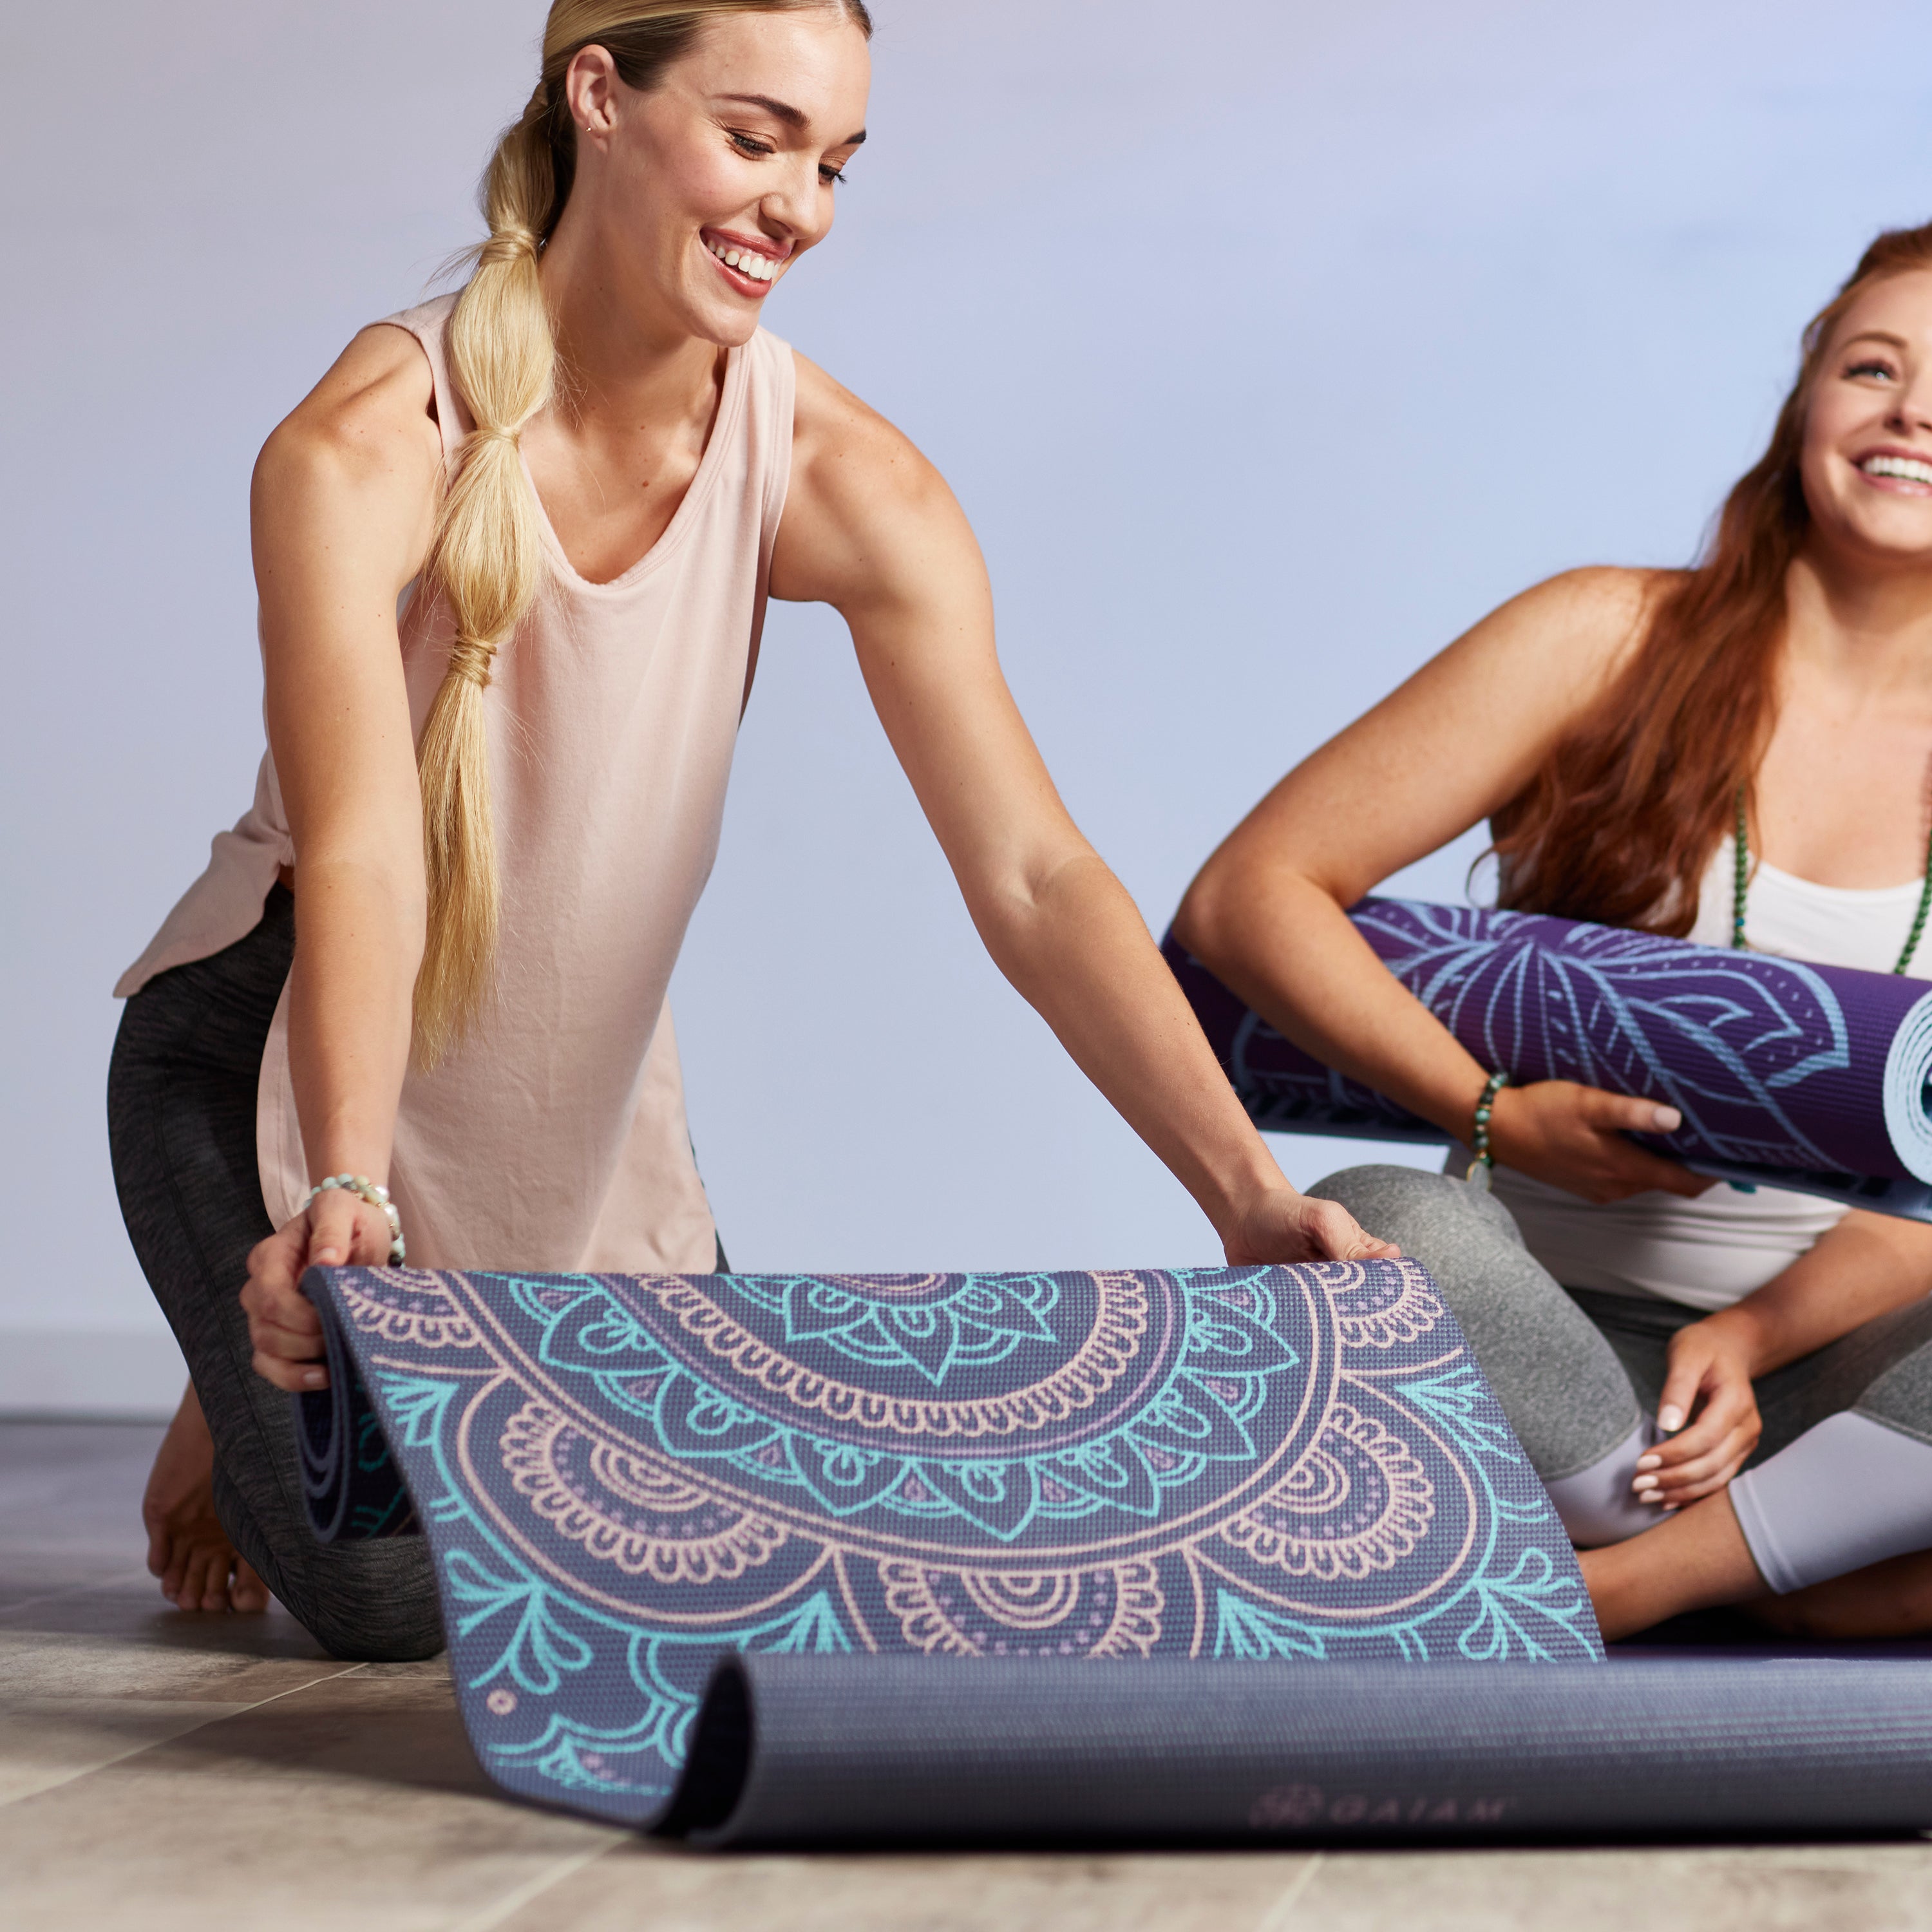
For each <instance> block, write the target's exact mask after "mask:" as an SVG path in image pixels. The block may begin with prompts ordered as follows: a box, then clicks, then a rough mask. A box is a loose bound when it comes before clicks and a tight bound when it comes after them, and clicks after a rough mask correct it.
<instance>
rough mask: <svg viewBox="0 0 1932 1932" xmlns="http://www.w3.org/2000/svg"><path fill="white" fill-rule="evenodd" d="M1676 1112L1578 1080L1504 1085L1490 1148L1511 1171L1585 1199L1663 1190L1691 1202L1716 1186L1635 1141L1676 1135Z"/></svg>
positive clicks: (1679, 1121) (1494, 1108) (1679, 1119)
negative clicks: (1640, 1136)
mask: <svg viewBox="0 0 1932 1932" xmlns="http://www.w3.org/2000/svg"><path fill="white" fill-rule="evenodd" d="M1683 1124H1684V1117H1683V1115H1682V1114H1680V1113H1679V1112H1678V1111H1677V1109H1676V1108H1675V1107H1666V1106H1661V1105H1659V1104H1658V1103H1657V1102H1656V1101H1655V1100H1632V1099H1631V1098H1630V1097H1628V1095H1626V1094H1607V1093H1605V1092H1604V1091H1603V1089H1602V1088H1598V1087H1583V1086H1580V1085H1578V1084H1577V1082H1575V1081H1574V1080H1538V1081H1534V1082H1532V1083H1531V1084H1530V1085H1528V1086H1526V1087H1505V1088H1503V1090H1502V1092H1500V1093H1499V1094H1497V1096H1496V1099H1495V1100H1494V1101H1493V1103H1491V1106H1490V1152H1491V1154H1493V1155H1494V1157H1496V1160H1497V1161H1498V1162H1499V1163H1500V1164H1501V1165H1502V1166H1505V1167H1513V1168H1514V1169H1516V1170H1517V1172H1518V1173H1519V1174H1526V1175H1529V1176H1530V1177H1531V1178H1532V1179H1534V1180H1537V1181H1544V1182H1547V1184H1549V1185H1550V1187H1560V1188H1562V1190H1564V1192H1565V1193H1568V1194H1575V1195H1579V1196H1581V1197H1582V1198H1583V1199H1584V1200H1586V1201H1596V1202H1604V1201H1623V1200H1627V1199H1628V1198H1629V1197H1630V1196H1631V1195H1633V1194H1642V1193H1646V1192H1648V1191H1649V1190H1652V1189H1653V1188H1654V1189H1656V1190H1659V1191H1661V1192H1662V1193H1666V1194H1682V1195H1684V1196H1687V1197H1691V1196H1697V1195H1700V1194H1702V1193H1703V1192H1704V1190H1706V1188H1708V1187H1713V1186H1715V1182H1713V1181H1710V1180H1709V1179H1708V1178H1706V1176H1704V1175H1701V1174H1693V1173H1692V1172H1691V1170H1690V1169H1688V1167H1685V1166H1682V1165H1680V1164H1679V1163H1678V1162H1676V1161H1674V1160H1670V1159H1668V1158H1667V1157H1666V1156H1664V1155H1663V1154H1653V1153H1652V1151H1650V1149H1649V1148H1642V1147H1639V1146H1638V1145H1637V1143H1636V1142H1634V1141H1633V1140H1631V1139H1629V1138H1628V1137H1629V1136H1631V1134H1633V1133H1639V1134H1667V1133H1675V1132H1676V1130H1677V1129H1678V1128H1679V1127H1682V1125H1683Z"/></svg>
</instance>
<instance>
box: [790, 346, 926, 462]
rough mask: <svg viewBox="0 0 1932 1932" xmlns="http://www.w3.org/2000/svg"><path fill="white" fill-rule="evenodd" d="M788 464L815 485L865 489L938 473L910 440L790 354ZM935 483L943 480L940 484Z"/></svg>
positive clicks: (812, 365)
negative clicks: (794, 381)
mask: <svg viewBox="0 0 1932 1932" xmlns="http://www.w3.org/2000/svg"><path fill="white" fill-rule="evenodd" d="M795 359H796V364H797V371H798V386H797V392H796V401H795V402H794V403H793V416H792V464H793V470H794V472H802V473H803V474H804V475H807V476H808V477H810V478H811V479H812V480H813V481H814V482H816V483H817V484H820V486H821V487H826V488H829V489H832V490H843V489H851V488H858V489H865V488H868V487H873V486H875V485H877V484H880V483H882V482H883V483H887V484H890V483H892V482H897V483H898V484H900V485H901V486H903V485H905V484H910V483H912V482H913V481H915V480H916V481H921V482H924V481H931V482H933V483H938V482H939V481H940V478H939V472H938V471H937V470H936V469H934V468H933V466H932V464H931V463H929V462H928V461H927V460H926V458H924V457H923V456H922V455H920V453H919V450H918V449H917V448H916V446H914V444H913V440H912V439H911V438H910V437H908V436H907V434H905V433H904V431H902V430H901V429H899V428H898V427H897V426H896V425H894V424H892V423H891V422H888V421H887V420H886V418H885V417H883V416H881V415H880V413H878V411H877V410H875V409H874V408H873V407H872V406H871V404H869V403H867V402H865V401H862V400H861V399H860V398H859V397H857V396H855V395H853V393H852V392H851V391H850V389H847V388H846V387H845V386H844V384H843V383H840V382H838V381H837V380H835V379H834V378H833V377H830V376H828V375H827V374H826V373H825V371H823V369H821V368H820V367H819V366H818V365H817V363H816V362H811V360H809V359H808V358H807V357H805V356H796V357H795ZM941 487H944V485H943V484H941Z"/></svg>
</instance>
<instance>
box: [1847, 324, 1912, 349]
mask: <svg viewBox="0 0 1932 1932" xmlns="http://www.w3.org/2000/svg"><path fill="white" fill-rule="evenodd" d="M1855 342H1889V343H1891V344H1892V345H1893V347H1895V348H1898V349H1903V347H1905V338H1904V337H1903V336H1902V335H1893V334H1892V332H1891V330H1890V329H1860V330H1859V331H1858V334H1857V335H1848V336H1846V338H1845V347H1846V348H1847V349H1849V348H1850V347H1851V346H1852V344H1853V343H1855Z"/></svg>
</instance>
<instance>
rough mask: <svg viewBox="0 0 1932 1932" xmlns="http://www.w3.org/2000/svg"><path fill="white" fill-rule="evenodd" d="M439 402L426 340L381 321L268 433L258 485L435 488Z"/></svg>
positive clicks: (439, 459)
mask: <svg viewBox="0 0 1932 1932" xmlns="http://www.w3.org/2000/svg"><path fill="white" fill-rule="evenodd" d="M435 410H436V390H435V384H434V381H433V380H432V379H431V375H430V368H429V362H428V358H427V357H426V356H425V355H424V354H423V352H422V344H420V343H419V342H418V341H416V338H414V337H413V336H412V335H410V334H409V333H408V332H407V330H404V329H397V328H395V327H393V326H390V325H389V324H388V323H376V324H374V325H373V326H371V327H370V328H368V329H364V330H363V331H362V332H361V333H360V334H359V335H357V336H356V338H355V339H354V340H353V341H351V342H350V344H349V347H347V349H345V350H344V351H343V352H342V353H341V355H340V356H338V357H337V358H336V359H335V363H334V365H333V366H332V368H330V369H329V373H328V374H326V375H325V376H324V377H323V379H322V380H321V381H320V383H317V385H316V386H315V387H314V389H311V391H310V392H309V393H308V395H306V396H305V397H304V398H302V401H301V402H299V404H296V407H295V408H294V409H293V410H292V411H291V412H290V414H289V415H288V416H286V417H285V418H284V419H283V420H282V422H281V423H279V424H278V425H277V426H276V428H275V430H274V431H272V433H271V434H270V436H269V440H268V441H267V443H266V444H264V445H263V449H262V454H261V457H260V460H259V461H258V462H257V466H256V481H257V488H258V489H259V488H260V487H262V486H263V484H265V483H266V484H268V485H269V487H275V486H276V485H278V484H281V485H284V486H289V485H293V486H297V487H299V486H300V485H302V484H311V485H314V484H319V483H324V482H327V481H333V482H335V483H337V484H347V485H350V486H351V487H354V486H356V485H358V484H360V485H362V486H363V487H374V488H376V489H377V490H379V491H380V490H382V489H383V486H384V485H385V484H388V485H389V486H391V487H398V486H400V487H404V488H407V489H410V490H422V489H423V488H425V487H434V483H435V481H436V480H437V475H438V473H439V472H440V469H441V467H442V462H443V441H442V437H441V434H440V431H439V429H438V428H437V420H436V413H435Z"/></svg>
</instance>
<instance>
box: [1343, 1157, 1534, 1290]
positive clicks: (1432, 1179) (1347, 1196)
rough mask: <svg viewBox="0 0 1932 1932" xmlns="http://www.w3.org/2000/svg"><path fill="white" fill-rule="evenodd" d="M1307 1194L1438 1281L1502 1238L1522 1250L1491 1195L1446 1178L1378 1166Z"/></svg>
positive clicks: (1347, 1173)
mask: <svg viewBox="0 0 1932 1932" xmlns="http://www.w3.org/2000/svg"><path fill="white" fill-rule="evenodd" d="M1308 1191H1309V1193H1310V1194H1311V1195H1313V1196H1315V1197H1316V1199H1318V1200H1322V1201H1334V1202H1339V1203H1340V1205H1342V1206H1343V1207H1344V1208H1347V1209H1348V1211H1349V1213H1350V1214H1352V1215H1353V1216H1354V1217H1355V1219H1356V1220H1357V1221H1358V1223H1361V1226H1362V1227H1363V1228H1364V1229H1366V1230H1367V1232H1369V1233H1370V1234H1371V1235H1379V1236H1380V1237H1381V1238H1382V1240H1384V1241H1394V1243H1395V1244H1397V1247H1400V1249H1401V1250H1402V1251H1403V1253H1404V1254H1406V1255H1410V1256H1413V1257H1414V1258H1415V1259H1416V1260H1418V1261H1419V1262H1421V1263H1422V1265H1424V1267H1425V1268H1427V1269H1428V1270H1429V1271H1430V1273H1431V1274H1434V1275H1436V1276H1438V1277H1441V1276H1442V1275H1443V1274H1454V1273H1455V1272H1456V1271H1457V1261H1458V1259H1460V1256H1463V1254H1465V1253H1472V1252H1474V1253H1479V1252H1481V1250H1484V1249H1486V1248H1490V1247H1493V1244H1495V1243H1496V1241H1499V1240H1501V1241H1508V1242H1509V1243H1510V1244H1511V1245H1512V1246H1516V1247H1520V1245H1521V1244H1522V1239H1523V1238H1522V1236H1521V1235H1520V1234H1519V1233H1518V1232H1517V1226H1516V1223H1515V1222H1514V1220H1512V1219H1511V1217H1510V1213H1509V1211H1508V1208H1505V1207H1504V1206H1503V1205H1502V1202H1499V1201H1498V1200H1496V1199H1495V1198H1494V1196H1492V1195H1490V1193H1487V1192H1486V1191H1484V1190H1478V1189H1475V1188H1472V1187H1469V1185H1468V1184H1467V1183H1466V1182H1464V1181H1455V1180H1452V1179H1451V1178H1450V1177H1449V1176H1448V1175H1446V1174H1425V1173H1424V1172H1421V1170H1420V1169H1416V1168H1412V1167H1391V1166H1386V1165H1377V1166H1367V1167H1349V1168H1344V1169H1343V1170H1342V1172H1340V1173H1339V1174H1331V1175H1329V1176H1328V1178H1327V1179H1326V1180H1325V1181H1319V1182H1317V1183H1316V1185H1315V1186H1314V1187H1311V1188H1310V1190H1308Z"/></svg>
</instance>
